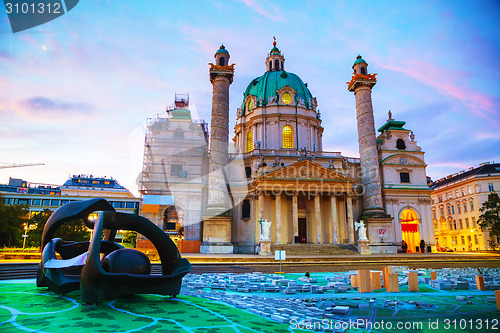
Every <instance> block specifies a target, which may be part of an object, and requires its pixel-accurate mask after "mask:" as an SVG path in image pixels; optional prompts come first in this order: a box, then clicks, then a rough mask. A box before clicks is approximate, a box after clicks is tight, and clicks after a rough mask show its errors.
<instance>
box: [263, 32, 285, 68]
mask: <svg viewBox="0 0 500 333" xmlns="http://www.w3.org/2000/svg"><path fill="white" fill-rule="evenodd" d="M273 38H274V41H273V48H272V49H271V51H270V52H269V55H268V56H267V58H266V68H267V71H268V72H271V71H284V70H285V67H284V64H285V58H284V57H283V55H282V54H281V51H280V50H279V49H278V48H277V47H276V37H273Z"/></svg>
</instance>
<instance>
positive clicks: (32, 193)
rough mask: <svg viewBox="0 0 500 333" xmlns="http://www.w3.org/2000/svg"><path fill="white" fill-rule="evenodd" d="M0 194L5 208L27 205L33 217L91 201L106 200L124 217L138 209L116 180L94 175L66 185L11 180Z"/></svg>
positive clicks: (74, 178) (129, 194)
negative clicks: (40, 213)
mask: <svg viewBox="0 0 500 333" xmlns="http://www.w3.org/2000/svg"><path fill="white" fill-rule="evenodd" d="M0 194H1V195H2V197H3V198H4V202H5V204H6V205H27V206H28V211H29V216H30V217H31V216H32V215H34V214H36V213H39V212H42V211H44V210H45V209H49V210H52V211H54V210H56V209H57V208H58V207H60V206H62V205H64V204H65V203H68V202H70V201H79V200H86V199H91V198H105V199H107V200H108V201H109V202H110V203H111V204H112V205H113V207H114V208H115V209H116V211H118V212H123V213H134V211H135V210H136V209H137V208H138V206H139V199H138V198H135V197H134V196H133V195H132V193H130V191H129V190H127V189H126V188H125V187H123V186H121V185H120V184H119V183H118V182H117V181H116V180H115V179H113V178H107V177H93V176H91V175H73V176H72V177H71V178H70V179H68V180H67V181H66V182H65V183H64V185H48V184H39V183H29V182H27V181H25V180H22V179H17V178H10V179H9V183H8V184H0Z"/></svg>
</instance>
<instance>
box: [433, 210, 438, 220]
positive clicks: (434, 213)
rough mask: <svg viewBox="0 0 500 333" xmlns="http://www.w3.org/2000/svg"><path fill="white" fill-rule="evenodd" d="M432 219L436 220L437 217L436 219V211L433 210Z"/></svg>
mask: <svg viewBox="0 0 500 333" xmlns="http://www.w3.org/2000/svg"><path fill="white" fill-rule="evenodd" d="M432 218H433V219H434V220H437V217H436V210H435V209H433V210H432Z"/></svg>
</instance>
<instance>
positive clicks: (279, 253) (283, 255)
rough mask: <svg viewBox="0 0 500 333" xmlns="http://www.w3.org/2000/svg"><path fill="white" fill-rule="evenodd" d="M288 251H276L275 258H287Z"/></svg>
mask: <svg viewBox="0 0 500 333" xmlns="http://www.w3.org/2000/svg"><path fill="white" fill-rule="evenodd" d="M285 259H286V251H274V260H285Z"/></svg>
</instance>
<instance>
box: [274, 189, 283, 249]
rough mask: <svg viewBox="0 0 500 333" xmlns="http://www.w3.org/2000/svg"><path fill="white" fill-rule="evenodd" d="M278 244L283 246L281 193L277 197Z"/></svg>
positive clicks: (276, 224)
mask: <svg viewBox="0 0 500 333" xmlns="http://www.w3.org/2000/svg"><path fill="white" fill-rule="evenodd" d="M275 226H276V244H283V240H282V238H283V237H282V234H283V231H282V230H281V228H282V227H281V193H280V194H277V195H276V223H275Z"/></svg>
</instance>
